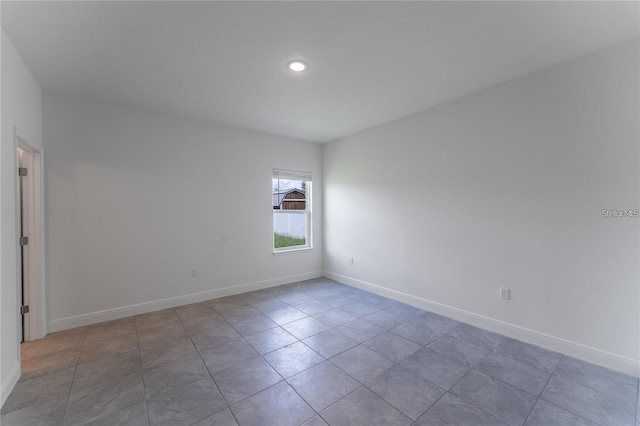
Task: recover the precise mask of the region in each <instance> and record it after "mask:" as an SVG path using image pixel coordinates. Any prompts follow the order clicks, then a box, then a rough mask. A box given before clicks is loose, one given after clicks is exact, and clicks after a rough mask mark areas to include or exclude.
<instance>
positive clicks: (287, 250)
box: [273, 247, 313, 254]
mask: <svg viewBox="0 0 640 426" xmlns="http://www.w3.org/2000/svg"><path fill="white" fill-rule="evenodd" d="M307 250H313V247H295V248H290V249H283V250H273V254H285V253H295V252H297V251H307Z"/></svg>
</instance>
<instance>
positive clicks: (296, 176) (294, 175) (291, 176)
mask: <svg viewBox="0 0 640 426" xmlns="http://www.w3.org/2000/svg"><path fill="white" fill-rule="evenodd" d="M271 178H272V182H273V179H287V180H299V181H304V182H305V189H304V201H305V209H304V210H288V209H287V210H285V209H283V208H282V206H284V199H283V200H282V203H281V207H280V209H274V208H273V205H272V206H271V210H272V211H273V216H272V217H271V226H272V229H271V247H272V249H273V253H274V254H278V253H290V252H296V251H304V250H311V249H313V233H312V229H313V226H312V220H313V214H312V211H313V210H312V206H313V203H312V199H313V196H312V193H313V189H312V186H313V181H312V177H311V173H310V172H297V171H292V170H282V169H273V173H272V176H271ZM272 190H273V186H272ZM271 200H272V204H273V191H272V196H271ZM293 201H302V200H293ZM281 213H304V215H305V234H306V235H305V243H306V244H305V245H300V246H291V247H281V248H276V247H275V239H274V235H275V231H276V229H275V215H277V214H281Z"/></svg>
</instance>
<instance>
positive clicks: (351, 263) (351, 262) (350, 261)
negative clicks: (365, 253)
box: [349, 257, 353, 265]
mask: <svg viewBox="0 0 640 426" xmlns="http://www.w3.org/2000/svg"><path fill="white" fill-rule="evenodd" d="M349 265H353V257H350V258H349Z"/></svg>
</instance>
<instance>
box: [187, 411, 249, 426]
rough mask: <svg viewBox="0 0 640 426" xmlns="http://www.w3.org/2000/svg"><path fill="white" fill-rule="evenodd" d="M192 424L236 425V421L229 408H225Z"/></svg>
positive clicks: (199, 425)
mask: <svg viewBox="0 0 640 426" xmlns="http://www.w3.org/2000/svg"><path fill="white" fill-rule="evenodd" d="M193 426H238V422H236V419H235V418H234V417H233V414H231V410H229V409H228V408H225V409H224V410H222V411H218V412H217V413H215V414H213V415H211V416H209V417H207V418H205V419H202V420H200V421H199V422H198V423H194V424H193Z"/></svg>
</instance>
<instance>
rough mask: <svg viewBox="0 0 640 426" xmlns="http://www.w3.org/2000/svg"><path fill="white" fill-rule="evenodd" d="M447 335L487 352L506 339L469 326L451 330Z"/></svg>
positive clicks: (463, 325) (464, 325) (465, 325)
mask: <svg viewBox="0 0 640 426" xmlns="http://www.w3.org/2000/svg"><path fill="white" fill-rule="evenodd" d="M448 334H449V336H453V337H455V338H456V339H460V340H463V341H465V342H467V343H471V344H472V345H474V346H479V347H481V348H483V349H486V350H487V351H490V350H492V349H495V348H496V347H497V346H498V345H499V344H500V343H502V342H503V341H504V340H506V339H507V338H506V337H505V336H502V335H500V334H497V333H492V332H490V331H487V330H482V329H480V328H477V327H473V326H471V325H469V324H462V325H461V326H459V327H456V328H454V329H453V330H451V331H450V332H449V333H448Z"/></svg>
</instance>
